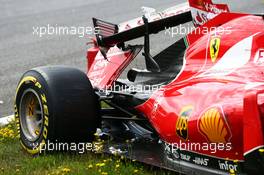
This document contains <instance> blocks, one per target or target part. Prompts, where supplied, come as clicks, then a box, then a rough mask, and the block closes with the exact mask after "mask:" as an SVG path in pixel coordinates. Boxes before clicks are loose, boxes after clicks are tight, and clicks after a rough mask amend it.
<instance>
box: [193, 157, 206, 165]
mask: <svg viewBox="0 0 264 175" xmlns="http://www.w3.org/2000/svg"><path fill="white" fill-rule="evenodd" d="M192 161H193V163H194V164H196V165H202V166H208V163H209V159H207V158H203V157H195V158H194V159H193V160H192Z"/></svg>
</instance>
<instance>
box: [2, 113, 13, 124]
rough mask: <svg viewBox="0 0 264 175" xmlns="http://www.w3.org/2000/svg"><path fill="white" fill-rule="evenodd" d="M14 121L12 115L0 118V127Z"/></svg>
mask: <svg viewBox="0 0 264 175" xmlns="http://www.w3.org/2000/svg"><path fill="white" fill-rule="evenodd" d="M14 119H15V116H14V115H9V116H6V117H3V118H0V126H5V125H8V124H9V123H10V122H11V121H12V120H14Z"/></svg>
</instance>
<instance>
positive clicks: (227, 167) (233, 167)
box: [218, 160, 238, 172]
mask: <svg viewBox="0 0 264 175" xmlns="http://www.w3.org/2000/svg"><path fill="white" fill-rule="evenodd" d="M218 164H219V169H220V170H224V171H231V170H233V171H235V172H237V171H238V165H234V164H232V163H230V162H228V161H225V162H222V161H220V160H219V161H218Z"/></svg>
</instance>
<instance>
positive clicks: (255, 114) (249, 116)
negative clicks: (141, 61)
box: [88, 13, 264, 160]
mask: <svg viewBox="0 0 264 175" xmlns="http://www.w3.org/2000/svg"><path fill="white" fill-rule="evenodd" d="M219 25H222V26H221V27H224V28H228V29H231V33H228V34H227V33H216V32H214V31H213V32H211V33H209V34H197V33H191V34H189V35H188V36H187V41H188V43H189V47H188V49H187V51H186V57H185V63H184V67H183V70H182V71H181V73H180V74H179V75H178V77H177V78H176V79H175V80H174V81H172V82H171V83H170V84H168V85H166V86H165V87H163V88H161V89H160V90H158V91H156V92H155V93H154V94H153V95H152V96H151V98H150V99H149V100H147V101H146V102H145V103H144V104H142V105H140V106H137V107H136V109H137V110H138V111H140V112H142V113H143V114H144V115H145V116H146V117H147V118H148V119H149V121H150V122H151V124H152V125H153V127H154V128H155V129H156V131H157V133H158V134H159V135H160V137H161V138H162V139H163V140H164V141H166V142H169V143H179V142H180V140H181V141H183V142H194V143H203V142H210V140H208V138H207V137H205V136H204V134H203V133H202V132H201V128H200V125H199V122H200V121H201V118H202V116H203V114H204V113H205V112H206V111H207V110H209V109H212V108H216V109H218V110H219V112H220V113H221V120H222V121H224V128H225V129H226V131H227V136H226V137H225V140H226V142H230V143H232V150H231V151H218V152H216V153H215V154H212V153H210V152H208V151H198V152H199V153H202V154H206V155H209V156H216V157H219V158H229V159H232V160H244V154H246V153H248V152H250V151H251V150H253V149H255V148H257V147H259V146H262V145H264V136H263V134H264V132H263V131H264V117H263V115H262V114H263V113H260V111H264V109H263V107H264V106H263V105H262V104H263V103H264V96H261V94H264V91H263V90H264V76H263V75H264V54H263V53H264V20H263V19H262V17H258V16H253V15H246V14H235V13H222V14H220V15H218V16H217V17H215V18H214V19H213V20H210V21H209V22H207V23H206V24H205V25H203V26H200V27H209V28H211V27H218V26H219ZM197 30H198V28H197ZM214 37H217V38H220V49H219V53H218V56H217V58H216V61H212V59H211V55H210V48H211V46H210V41H211V39H212V38H214ZM94 49H97V50H98V48H93V49H91V50H89V51H88V52H92V53H94ZM137 53H138V52H136V53H132V52H131V51H127V52H123V51H121V50H118V49H116V48H113V50H112V51H111V50H110V52H108V58H109V62H108V61H107V60H105V59H104V58H103V57H102V56H101V54H100V53H99V54H97V55H96V56H95V55H94V54H91V55H92V56H89V55H88V60H89V61H90V63H89V66H88V67H89V71H88V77H89V78H90V79H91V81H92V83H93V85H94V86H95V87H98V88H106V87H107V86H108V85H111V84H112V83H113V82H114V81H115V80H116V79H117V78H118V76H119V75H120V73H121V72H122V70H123V69H124V68H125V67H126V66H127V65H128V64H129V63H130V62H131V60H132V59H133V58H134V57H135V56H136V54H137ZM93 60H94V61H93ZM186 106H192V109H193V110H192V112H191V114H190V116H188V139H187V140H184V139H182V138H181V137H179V135H177V133H176V123H177V121H178V119H179V117H180V113H181V111H182V109H183V108H184V107H186ZM260 106H261V110H260Z"/></svg>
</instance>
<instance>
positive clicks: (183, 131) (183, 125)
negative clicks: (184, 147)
mask: <svg viewBox="0 0 264 175" xmlns="http://www.w3.org/2000/svg"><path fill="white" fill-rule="evenodd" d="M192 111H193V106H191V105H190V106H185V107H184V108H183V109H182V110H181V112H180V114H179V118H178V120H177V123H176V134H177V135H178V136H179V137H180V138H182V139H184V140H187V139H188V120H189V118H190V117H191V114H192Z"/></svg>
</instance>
